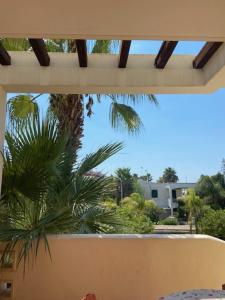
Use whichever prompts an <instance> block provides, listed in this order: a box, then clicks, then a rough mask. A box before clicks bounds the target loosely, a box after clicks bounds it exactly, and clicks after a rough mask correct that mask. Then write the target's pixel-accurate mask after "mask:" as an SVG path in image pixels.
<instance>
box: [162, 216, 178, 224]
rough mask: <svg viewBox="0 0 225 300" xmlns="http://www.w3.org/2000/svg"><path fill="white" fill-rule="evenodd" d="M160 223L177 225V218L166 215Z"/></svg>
mask: <svg viewBox="0 0 225 300" xmlns="http://www.w3.org/2000/svg"><path fill="white" fill-rule="evenodd" d="M160 224H161V225H178V221H177V218H175V217H168V218H166V219H164V220H162V221H161V222H160Z"/></svg>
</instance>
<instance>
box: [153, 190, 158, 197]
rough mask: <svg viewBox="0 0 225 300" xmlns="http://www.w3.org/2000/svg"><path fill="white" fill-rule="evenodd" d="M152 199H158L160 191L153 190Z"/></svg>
mask: <svg viewBox="0 0 225 300" xmlns="http://www.w3.org/2000/svg"><path fill="white" fill-rule="evenodd" d="M152 198H158V190H152Z"/></svg>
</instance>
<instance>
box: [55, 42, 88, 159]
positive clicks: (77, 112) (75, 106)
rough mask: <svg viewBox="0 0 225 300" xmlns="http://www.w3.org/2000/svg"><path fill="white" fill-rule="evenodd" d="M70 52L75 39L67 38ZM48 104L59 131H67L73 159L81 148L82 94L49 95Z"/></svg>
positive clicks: (74, 46) (74, 48)
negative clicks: (55, 117) (56, 119)
mask: <svg viewBox="0 0 225 300" xmlns="http://www.w3.org/2000/svg"><path fill="white" fill-rule="evenodd" d="M67 46H68V49H67V51H68V52H70V53H75V52H76V42H75V40H68V44H67ZM50 106H51V109H52V111H53V112H54V113H55V114H56V116H57V118H58V121H59V129H60V132H61V133H67V134H68V133H69V146H70V147H71V150H72V151H73V152H74V156H75V160H76V157H77V151H78V150H79V148H81V145H82V142H81V139H82V137H83V126H84V103H83V95H73V94H68V95H59V94H51V95H50Z"/></svg>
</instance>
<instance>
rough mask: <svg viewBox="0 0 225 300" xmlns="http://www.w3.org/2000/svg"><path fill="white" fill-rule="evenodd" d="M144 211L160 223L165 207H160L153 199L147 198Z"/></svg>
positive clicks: (152, 219)
mask: <svg viewBox="0 0 225 300" xmlns="http://www.w3.org/2000/svg"><path fill="white" fill-rule="evenodd" d="M144 211H145V214H146V215H147V216H148V217H149V218H150V220H151V221H152V222H154V223H158V222H159V220H160V216H162V214H163V209H162V208H160V207H158V206H157V205H156V203H155V201H153V200H145V205H144Z"/></svg>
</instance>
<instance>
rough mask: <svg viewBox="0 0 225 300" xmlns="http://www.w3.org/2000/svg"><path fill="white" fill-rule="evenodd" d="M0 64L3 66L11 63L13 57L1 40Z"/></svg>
mask: <svg viewBox="0 0 225 300" xmlns="http://www.w3.org/2000/svg"><path fill="white" fill-rule="evenodd" d="M0 64H1V65H3V66H9V65H11V57H10V55H9V53H8V52H7V51H6V49H5V48H4V46H3V45H2V43H1V41H0Z"/></svg>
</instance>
